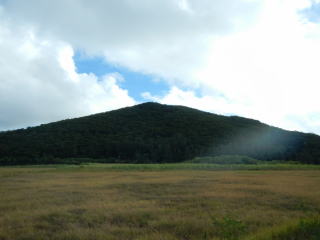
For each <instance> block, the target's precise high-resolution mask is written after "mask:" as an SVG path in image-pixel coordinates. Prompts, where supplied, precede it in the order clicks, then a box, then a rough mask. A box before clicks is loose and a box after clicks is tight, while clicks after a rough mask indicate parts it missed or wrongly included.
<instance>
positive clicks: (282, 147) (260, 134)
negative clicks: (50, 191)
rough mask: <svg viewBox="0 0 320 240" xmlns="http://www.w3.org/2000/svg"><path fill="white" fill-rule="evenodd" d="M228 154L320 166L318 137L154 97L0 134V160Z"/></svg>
mask: <svg viewBox="0 0 320 240" xmlns="http://www.w3.org/2000/svg"><path fill="white" fill-rule="evenodd" d="M226 154H228V155H233V154H236V155H244V156H249V157H252V158H255V159H259V160H267V161H268V160H288V161H299V162H303V163H315V164H319V163H320V136H317V135H314V134H305V133H300V132H292V131H285V130H282V129H280V128H275V127H271V126H268V125H266V124H263V123H261V122H259V121H256V120H252V119H247V118H242V117H237V116H230V117H226V116H221V115H216V114H212V113H207V112H203V111H199V110H196V109H192V108H188V107H182V106H170V105H162V104H158V103H143V104H140V105H136V106H133V107H127V108H122V109H119V110H114V111H110V112H105V113H100V114H95V115H91V116H87V117H81V118H76V119H68V120H63V121H59V122H54V123H50V124H44V125H41V126H37V127H30V128H27V129H19V130H14V131H5V132H0V164H1V165H14V164H45V163H60V162H61V163H62V162H65V161H68V160H67V159H69V160H70V159H73V160H70V161H93V162H127V163H164V162H181V161H185V160H188V159H192V158H194V157H198V156H200V157H201V156H218V155H226ZM81 159H82V160H81Z"/></svg>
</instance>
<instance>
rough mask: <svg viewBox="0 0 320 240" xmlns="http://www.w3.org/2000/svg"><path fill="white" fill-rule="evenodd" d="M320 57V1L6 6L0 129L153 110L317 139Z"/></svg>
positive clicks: (0, 44)
mask: <svg viewBox="0 0 320 240" xmlns="http://www.w3.org/2000/svg"><path fill="white" fill-rule="evenodd" d="M319 56H320V0H108V1H105V0H92V1H87V0H55V1H51V0H28V1H25V0H0V130H9V129H17V128H25V127H28V126H35V125H39V124H43V123H48V122H52V121H58V120H62V119H66V118H74V117H81V116H85V115H89V114H94V113H98V112H105V111H109V110H114V109H118V108H122V107H127V106H133V105H135V104H139V103H143V102H148V101H154V102H159V103H163V104H173V105H184V106H188V107H192V108H197V109H200V110H204V111H208V112H212V113H217V114H223V115H238V116H243V117H248V118H253V119H257V120H259V121H261V122H264V123H267V124H269V125H273V126H277V127H281V128H284V129H288V130H298V131H303V132H311V133H316V134H320V95H319V89H320V83H319V82H320V67H319ZM128 120H129V119H128Z"/></svg>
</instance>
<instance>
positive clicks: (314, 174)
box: [0, 163, 320, 240]
mask: <svg viewBox="0 0 320 240" xmlns="http://www.w3.org/2000/svg"><path fill="white" fill-rule="evenodd" d="M319 215H320V166H316V165H299V164H262V165H245V164H240V165H239V164H238V165H218V164H217V165H216V164H192V163H184V164H136V165H134V164H81V165H44V166H20V167H0V240H43V239H48V240H82V239H83V240H84V239H97V240H100V239H101V240H102V239H103V240H131V239H132V240H147V239H152V240H153V239H154V240H195V239H204V240H206V239H208V240H219V239H220V240H222V239H225V240H238V239H239V240H240V239H243V240H253V239H257V240H270V239H275V240H278V239H279V240H280V239H287V240H291V239H295V240H300V239H301V240H302V239H303V240H305V239H320V218H319Z"/></svg>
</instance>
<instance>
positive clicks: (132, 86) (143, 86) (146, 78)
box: [73, 51, 169, 102]
mask: <svg viewBox="0 0 320 240" xmlns="http://www.w3.org/2000/svg"><path fill="white" fill-rule="evenodd" d="M73 59H74V63H75V65H76V68H77V72H78V73H93V74H95V75H96V76H97V77H102V76H104V75H106V74H110V73H120V74H121V76H122V77H123V81H119V82H118V85H119V86H120V87H121V88H123V89H126V90H127V91H128V94H129V96H130V97H132V98H134V99H135V100H136V101H137V102H146V101H148V100H146V99H144V98H143V97H142V96H141V94H142V93H144V92H149V93H150V94H152V95H156V96H160V97H161V96H163V95H164V94H165V93H166V92H167V91H168V90H169V85H168V84H167V83H166V82H165V81H164V80H163V79H160V78H159V77H155V76H153V75H147V74H143V73H139V72H134V71H130V70H129V69H128V68H125V67H121V66H118V65H115V64H112V63H108V62H107V61H106V60H105V58H103V57H89V56H86V55H85V54H83V53H81V52H80V51H76V52H75V55H74V57H73Z"/></svg>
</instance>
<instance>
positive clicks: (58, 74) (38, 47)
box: [0, 22, 135, 130]
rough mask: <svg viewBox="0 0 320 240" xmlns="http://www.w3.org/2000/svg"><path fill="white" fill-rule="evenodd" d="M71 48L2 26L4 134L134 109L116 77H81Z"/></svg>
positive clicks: (0, 125)
mask: <svg viewBox="0 0 320 240" xmlns="http://www.w3.org/2000/svg"><path fill="white" fill-rule="evenodd" d="M72 57H73V49H72V47H71V46H70V45H68V44H66V43H63V42H57V41H52V40H43V39H39V38H37V36H35V34H34V33H33V31H32V29H24V28H17V27H15V26H12V25H10V24H4V22H2V24H1V25H0V65H1V68H0V130H1V129H2V130H4V129H13V128H18V127H26V126H30V125H35V124H40V123H45V122H51V121H55V120H61V119H65V118H68V117H69V118H71V117H78V116H83V115H87V114H92V113H96V112H102V111H107V110H111V109H116V108H119V107H123V106H128V105H133V104H134V103H135V101H134V100H133V99H131V98H130V97H129V96H128V93H127V91H126V90H123V89H121V88H120V87H119V86H118V85H117V81H118V79H119V78H120V76H119V75H117V74H111V75H107V76H105V77H103V78H102V79H98V78H97V77H96V76H95V75H93V74H78V73H76V71H75V66H74V62H73V59H72Z"/></svg>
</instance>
